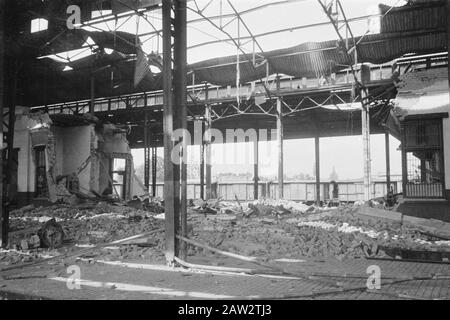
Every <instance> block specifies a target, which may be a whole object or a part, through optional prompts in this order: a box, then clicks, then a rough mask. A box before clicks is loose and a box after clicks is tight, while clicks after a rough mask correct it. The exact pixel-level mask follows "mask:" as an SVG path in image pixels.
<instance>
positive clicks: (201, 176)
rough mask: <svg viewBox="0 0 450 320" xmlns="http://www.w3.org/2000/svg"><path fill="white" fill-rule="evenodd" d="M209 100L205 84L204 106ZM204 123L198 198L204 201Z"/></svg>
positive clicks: (203, 123) (203, 127)
mask: <svg viewBox="0 0 450 320" xmlns="http://www.w3.org/2000/svg"><path fill="white" fill-rule="evenodd" d="M208 99H209V88H208V84H207V83H205V106H206V105H207V103H208ZM204 135H205V121H202V140H201V144H200V198H201V199H203V200H204V199H205V140H204Z"/></svg>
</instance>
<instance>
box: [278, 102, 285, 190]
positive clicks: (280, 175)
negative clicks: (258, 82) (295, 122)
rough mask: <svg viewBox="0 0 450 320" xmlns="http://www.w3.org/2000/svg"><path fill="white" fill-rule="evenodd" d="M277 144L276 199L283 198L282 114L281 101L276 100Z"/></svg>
mask: <svg viewBox="0 0 450 320" xmlns="http://www.w3.org/2000/svg"><path fill="white" fill-rule="evenodd" d="M277 144H278V199H282V198H283V197H284V177H283V175H284V169H283V114H282V109H281V100H280V98H277Z"/></svg>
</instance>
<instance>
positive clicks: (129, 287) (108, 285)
mask: <svg viewBox="0 0 450 320" xmlns="http://www.w3.org/2000/svg"><path fill="white" fill-rule="evenodd" d="M49 280H53V281H59V282H64V283H67V282H68V281H73V279H69V278H64V277H53V278H49ZM80 285H81V286H86V287H91V288H101V289H114V290H118V291H126V292H138V293H146V294H156V295H162V296H173V297H192V298H200V299H232V298H237V297H236V296H229V295H221V294H214V293H208V292H198V291H182V290H176V289H170V288H162V287H153V286H144V285H136V284H130V283H120V282H101V281H93V280H83V279H81V280H80Z"/></svg>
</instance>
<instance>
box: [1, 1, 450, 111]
mask: <svg viewBox="0 0 450 320" xmlns="http://www.w3.org/2000/svg"><path fill="white" fill-rule="evenodd" d="M122 2H123V1H122ZM131 2H133V1H131ZM21 3H23V1H18V3H17V6H18V7H20V5H21ZM33 3H34V5H36V8H39V3H42V2H41V1H34V2H33V1H31V2H30V3H29V5H32V4H33ZM113 3H114V2H113ZM154 4H155V1H151V0H148V1H146V3H145V4H144V5H147V6H148V5H154ZM64 5H66V4H64ZM64 5H60V6H58V7H57V8H56V9H55V8H53V10H54V11H55V12H59V11H60V10H61V8H63V7H64V8H65V6H64ZM83 5H86V3H83ZM444 6H445V1H431V2H416V3H414V4H409V5H406V6H403V7H399V8H393V9H392V8H391V7H386V6H382V5H381V6H380V9H381V12H382V13H383V12H384V13H386V12H388V10H389V14H387V15H386V16H384V18H383V19H382V21H381V33H380V34H374V35H366V36H364V37H363V39H361V38H355V41H356V42H359V44H358V62H367V63H376V64H379V63H384V62H388V61H391V60H393V59H395V58H398V57H401V56H403V55H405V54H409V53H411V54H428V53H436V52H442V51H446V50H447V35H446V19H447V17H446V11H445V10H443V7H444ZM114 8H115V9H114V10H125V9H124V8H123V6H122V9H118V8H119V7H117V6H115V7H114ZM31 11H32V10H31ZM25 12H28V15H29V12H30V10H27V11H25ZM25 16H26V17H25V20H26V19H28V18H29V17H28V16H27V15H25ZM50 16H51V15H50ZM19 20H20V19H19ZM50 20H51V19H50ZM59 26H61V22H60V23H59ZM23 39H26V40H23V41H16V46H19V48H17V51H16V53H17V52H18V53H19V54H20V55H19V56H18V57H20V58H21V61H22V63H21V64H20V69H19V72H18V100H17V104H21V105H27V106H33V105H45V104H52V103H57V102H63V101H74V100H82V99H88V98H89V97H90V95H91V82H90V80H91V77H92V76H93V78H94V79H95V80H94V84H95V85H94V87H95V96H96V97H101V96H117V95H123V94H127V93H134V92H142V91H151V90H158V89H162V77H161V75H160V74H156V75H155V74H151V73H147V74H146V75H145V77H144V79H143V80H142V81H141V82H140V83H139V85H138V86H135V85H134V73H135V66H136V63H137V62H136V55H137V52H138V50H140V45H139V43H138V42H137V41H136V37H135V35H134V34H130V33H125V32H106V31H101V32H91V31H85V30H81V29H76V30H69V31H67V30H65V31H64V32H62V34H61V28H58V27H54V28H52V29H50V30H49V32H48V33H46V34H45V35H37V36H34V37H29V36H24V37H23ZM342 46H343V44H341V43H339V42H338V41H326V42H318V43H312V42H309V43H303V44H300V45H298V46H295V47H291V48H286V49H282V50H274V51H269V52H265V53H264V58H265V59H266V60H267V61H268V70H267V69H266V64H264V63H263V64H261V66H259V67H254V65H253V61H252V58H251V57H248V56H245V55H241V56H240V57H239V60H240V61H241V63H240V72H241V76H240V79H241V82H242V83H245V82H249V81H257V80H259V79H261V78H264V77H265V76H266V74H267V71H268V74H276V73H280V74H286V75H289V76H293V77H319V76H323V75H329V74H330V73H332V72H337V71H339V70H342V69H345V68H347V67H348V65H350V64H352V63H353V62H354V61H349V59H348V56H347V55H346V54H345V52H344V51H343V49H342ZM80 48H82V49H84V50H87V51H91V53H92V54H89V55H87V56H86V57H83V58H81V59H77V60H74V61H71V60H70V59H68V60H67V59H66V61H64V60H62V61H61V59H59V60H58V59H51V56H52V55H53V56H54V55H55V53H60V52H64V51H70V50H77V49H80ZM19 49H20V50H19ZM10 52H14V50H13V51H10ZM42 56H47V58H43V59H36V57H42ZM55 60H58V61H55ZM236 60H237V57H236V56H229V57H222V58H216V59H210V60H207V61H202V62H199V63H195V64H192V65H190V66H189V70H190V71H191V72H194V73H195V81H196V83H201V82H209V83H211V84H217V85H233V84H235V83H236ZM67 66H69V67H70V68H67ZM63 70H65V71H63ZM188 83H190V81H189V82H188Z"/></svg>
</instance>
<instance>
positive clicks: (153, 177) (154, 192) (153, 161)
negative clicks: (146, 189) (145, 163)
mask: <svg viewBox="0 0 450 320" xmlns="http://www.w3.org/2000/svg"><path fill="white" fill-rule="evenodd" d="M156 151H157V150H156V147H153V148H152V197H156V164H157V161H158V157H157V153H156Z"/></svg>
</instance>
